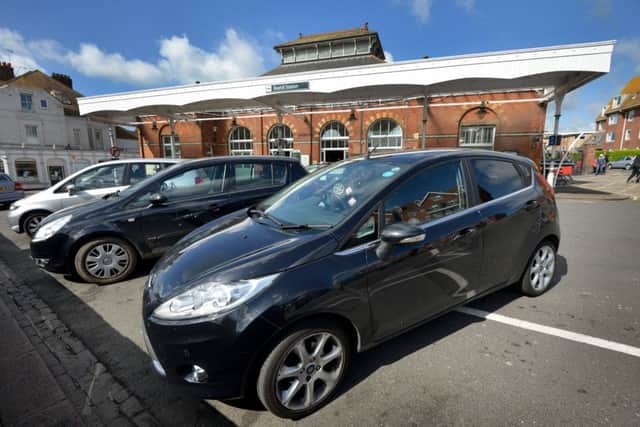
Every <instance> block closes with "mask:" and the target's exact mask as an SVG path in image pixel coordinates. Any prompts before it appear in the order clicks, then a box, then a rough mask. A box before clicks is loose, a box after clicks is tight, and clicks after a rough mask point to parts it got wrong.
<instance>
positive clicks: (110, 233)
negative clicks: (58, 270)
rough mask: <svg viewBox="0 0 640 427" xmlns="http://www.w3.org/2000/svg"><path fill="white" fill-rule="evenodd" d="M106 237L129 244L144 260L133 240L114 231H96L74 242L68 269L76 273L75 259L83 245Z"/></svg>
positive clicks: (68, 258) (69, 254)
mask: <svg viewBox="0 0 640 427" xmlns="http://www.w3.org/2000/svg"><path fill="white" fill-rule="evenodd" d="M105 237H115V238H117V239H120V240H123V241H125V242H127V243H128V244H129V245H131V247H132V248H133V249H134V250H135V252H136V256H137V257H138V260H141V259H142V251H141V250H140V248H139V247H138V246H137V245H136V244H135V243H134V242H132V241H131V239H128V238H127V237H126V236H124V235H123V234H122V233H118V232H116V231H112V230H96V231H93V232H91V233H88V234H86V235H84V236H82V237H80V238H79V239H78V240H76V241H74V242H73V244H72V245H71V247H70V248H69V252H68V256H67V265H68V268H70V269H72V270H74V271H75V267H74V259H75V257H76V254H77V253H78V250H80V248H81V247H82V245H84V244H85V243H87V242H89V241H91V240H95V239H101V238H105Z"/></svg>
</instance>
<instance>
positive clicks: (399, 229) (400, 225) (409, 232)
mask: <svg viewBox="0 0 640 427" xmlns="http://www.w3.org/2000/svg"><path fill="white" fill-rule="evenodd" d="M426 237H427V233H426V232H425V231H424V230H423V229H422V228H420V227H416V226H415V225H411V224H407V223H406V222H397V223H395V224H390V225H388V226H386V227H385V228H384V230H382V235H381V236H380V240H381V241H382V242H381V243H380V245H379V246H378V249H376V254H377V255H378V258H380V259H386V258H387V257H388V256H389V254H390V253H391V249H393V247H394V246H395V245H405V244H409V243H417V242H422V241H423V240H424V239H425V238H426Z"/></svg>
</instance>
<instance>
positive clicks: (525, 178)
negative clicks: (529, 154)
mask: <svg viewBox="0 0 640 427" xmlns="http://www.w3.org/2000/svg"><path fill="white" fill-rule="evenodd" d="M518 169H519V170H520V175H521V176H522V184H523V185H524V186H525V187H528V186H529V185H531V166H528V165H524V164H522V163H518Z"/></svg>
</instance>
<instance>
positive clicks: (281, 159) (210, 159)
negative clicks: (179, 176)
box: [180, 156, 300, 165]
mask: <svg viewBox="0 0 640 427" xmlns="http://www.w3.org/2000/svg"><path fill="white" fill-rule="evenodd" d="M229 161H232V162H234V163H246V162H256V161H260V162H286V163H300V161H299V160H298V159H295V158H291V157H284V156H217V157H205V158H202V159H189V160H184V161H183V162H181V163H180V164H181V165H194V164H200V163H201V164H212V163H221V162H229Z"/></svg>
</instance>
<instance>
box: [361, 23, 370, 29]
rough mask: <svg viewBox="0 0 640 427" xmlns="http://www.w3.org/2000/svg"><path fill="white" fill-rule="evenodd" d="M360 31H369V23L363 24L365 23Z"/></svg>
mask: <svg viewBox="0 0 640 427" xmlns="http://www.w3.org/2000/svg"><path fill="white" fill-rule="evenodd" d="M362 29H363V30H365V31H369V23H368V22H365V23H364V24H363V25H362Z"/></svg>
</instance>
